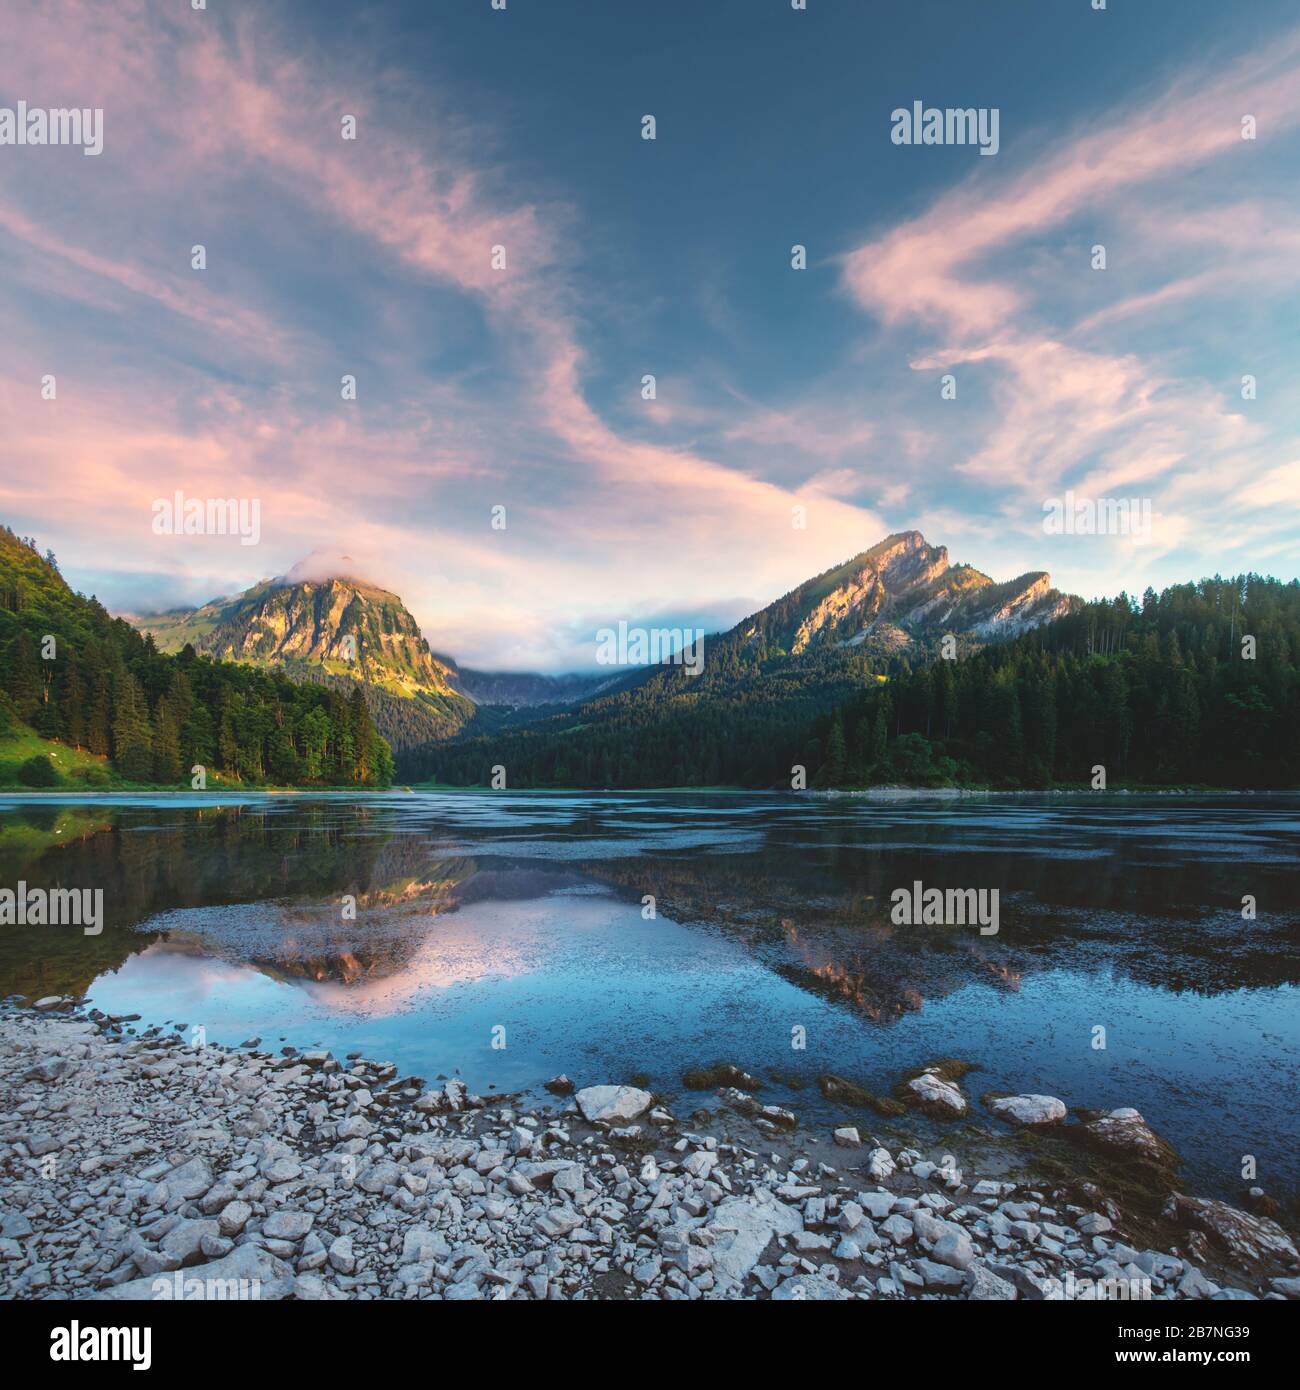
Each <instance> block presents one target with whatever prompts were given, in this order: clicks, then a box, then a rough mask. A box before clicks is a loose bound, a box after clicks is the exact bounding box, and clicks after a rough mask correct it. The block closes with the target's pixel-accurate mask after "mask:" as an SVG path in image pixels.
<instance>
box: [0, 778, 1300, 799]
mask: <svg viewBox="0 0 1300 1390" xmlns="http://www.w3.org/2000/svg"><path fill="white" fill-rule="evenodd" d="M417 792H437V793H439V794H443V793H445V794H446V795H448V796H506V797H509V796H772V795H782V796H792V797H810V798H811V799H813V800H816V801H837V800H855V799H856V800H864V801H898V800H917V801H947V800H960V799H961V798H963V797H990V796H995V797H1039V796H1088V797H1102V798H1105V797H1108V796H1293V795H1295V792H1294V791H1293V790H1292V789H1290V788H1286V787H1282V788H1278V787H1212V786H1192V787H1165V786H1115V787H1108V788H1107V789H1106V790H1105V791H1096V790H1093V789H1092V788H1090V787H1087V786H1082V785H1080V786H1068V787H1061V786H1057V787H1014V788H1012V787H924V786H919V787H898V786H880V787H809V788H806V789H805V790H803V791H799V792H796V791H791V790H790V789H789V788H788V787H619V788H614V787H509V788H507V787H502V788H493V787H486V786H469V787H462V786H449V785H446V784H443V783H440V782H413V783H411V784H410V785H409V786H406V785H402V784H400V783H394V784H392V785H390V786H386V787H356V786H350V785H346V784H342V783H340V784H338V785H329V784H315V783H313V784H312V785H311V786H302V785H295V786H283V787H277V786H260V785H250V786H243V785H240V784H239V783H224V784H222V785H219V786H216V787H204V788H202V789H192V788H189V787H175V786H162V785H159V784H156V783H147V782H141V783H123V784H121V785H120V786H109V787H96V788H86V787H81V786H77V785H67V786H61V787H29V786H24V785H23V784H21V783H17V782H14V783H9V782H0V796H4V797H6V798H8V797H22V798H29V797H30V798H32V799H34V800H35V799H40V798H42V797H48V798H50V799H51V800H56V801H66V800H68V799H69V798H72V799H75V800H77V801H81V800H94V799H97V798H99V797H112V796H185V797H194V796H207V797H213V798H220V797H223V796H302V797H313V796H331V795H351V796H385V795H389V796H406V795H410V794H412V793H417Z"/></svg>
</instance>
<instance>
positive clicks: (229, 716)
mask: <svg viewBox="0 0 1300 1390" xmlns="http://www.w3.org/2000/svg"><path fill="white" fill-rule="evenodd" d="M51 638H52V639H53V642H52V644H51V643H50V641H49V639H51ZM0 725H6V726H9V727H10V728H12V727H14V726H30V728H32V729H33V730H35V732H36V733H37V734H39V735H40V736H42V737H43V738H46V739H57V740H59V741H60V742H62V743H64V744H67V745H68V746H70V747H72V748H74V749H84V750H86V751H88V752H90V753H92V754H97V755H100V756H102V757H106V758H108V759H111V762H112V766H113V767H114V768H115V769H116V772H117V773H118V774H119V775H120V776H121V777H122V778H124V779H126V780H128V781H130V782H138V783H157V784H161V785H164V786H181V785H184V786H188V785H189V782H190V769H191V768H192V767H193V766H195V765H196V764H199V765H202V766H203V767H204V768H205V769H206V770H207V772H208V774H209V775H210V776H212V775H215V776H216V777H218V778H224V779H227V780H230V781H237V782H240V783H243V784H259V783H273V784H276V785H299V784H326V785H337V784H343V785H357V786H385V785H387V784H388V783H389V782H390V781H391V780H392V767H393V763H392V751H391V749H390V748H389V746H388V744H387V743H386V742H385V740H384V739H382V738H381V737H379V735H378V734H377V733H376V732H375V726H374V723H373V721H372V719H371V717H370V714H369V712H368V711H367V708H366V702H365V698H364V696H363V694H362V692H361V689H360V687H359V686H356V685H353V686H352V688H351V690H350V692H348V691H345V690H343V689H339V688H326V687H323V686H319V685H314V684H305V685H296V684H294V682H292V681H291V680H289V679H288V678H287V677H286V676H284V675H283V674H281V673H279V672H276V671H270V670H264V669H255V668H253V667H250V666H244V665H238V664H235V663H233V662H226V661H215V660H212V659H211V658H208V657H200V656H197V655H196V654H195V652H194V649H193V648H192V647H188V646H187V647H186V648H184V649H183V650H182V651H181V652H179V653H177V654H175V655H164V654H163V653H161V652H159V651H158V650H157V648H156V646H155V645H154V642H153V640H152V638H149V637H144V636H141V634H140V633H138V632H136V631H135V629H134V628H132V627H131V626H130V625H129V624H128V623H126V622H123V621H122V620H121V619H117V618H112V617H110V616H109V614H108V613H107V612H106V611H105V609H104V608H103V607H102V605H100V604H99V603H98V602H97V601H96V600H95V599H93V598H91V599H87V598H83V597H82V596H81V595H79V594H75V593H73V591H72V590H71V589H70V588H69V587H68V585H67V584H66V583H65V582H64V579H63V577H62V575H60V574H59V571H58V567H57V565H56V563H55V560H54V557H53V555H50V554H47V555H45V556H44V557H42V556H41V555H40V553H39V551H38V550H37V549H36V546H35V544H34V543H33V542H31V541H30V540H23V539H19V538H18V537H17V536H15V535H14V534H13V532H12V531H10V530H9V529H8V528H4V527H0ZM4 732H5V729H3V728H0V736H3V734H4ZM96 771H99V769H95V768H90V769H87V770H84V772H83V775H84V777H85V779H86V780H87V781H89V782H91V783H92V784H93V783H94V782H95V781H96V778H95V777H94V775H93V774H94V773H95V772H96ZM74 775H75V774H74ZM100 780H102V779H100Z"/></svg>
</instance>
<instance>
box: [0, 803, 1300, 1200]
mask: <svg viewBox="0 0 1300 1390" xmlns="http://www.w3.org/2000/svg"><path fill="white" fill-rule="evenodd" d="M20 879H22V880H25V881H26V882H27V884H28V885H29V886H41V887H50V886H54V885H59V886H63V887H72V886H77V887H87V888H102V889H103V891H104V900H105V902H104V907H105V919H106V923H107V925H106V927H105V929H104V931H103V933H102V934H101V935H99V936H97V937H87V936H83V935H82V934H81V933H80V932H78V931H77V930H76V929H75V928H55V927H27V928H19V927H3V928H0V994H5V995H7V994H11V993H22V994H25V995H28V996H31V997H36V996H39V995H44V994H52V993H76V994H81V993H88V994H89V995H90V997H91V999H92V1001H93V1002H94V1003H95V1004H96V1005H98V1006H99V1007H100V1008H102V1009H104V1010H107V1011H108V1012H111V1013H139V1014H141V1015H142V1016H143V1020H144V1022H143V1023H142V1024H141V1025H140V1026H141V1027H144V1026H145V1025H146V1024H162V1023H165V1022H166V1023H169V1024H177V1023H179V1024H183V1025H184V1026H185V1029H186V1031H187V1032H188V1031H189V1030H191V1029H193V1028H194V1027H196V1026H200V1025H201V1026H202V1028H203V1029H204V1030H205V1031H206V1036H207V1039H208V1040H209V1041H211V1042H220V1043H227V1044H232V1045H237V1044H240V1043H242V1042H244V1041H245V1040H246V1039H250V1038H254V1037H257V1038H260V1039H261V1045H262V1046H263V1047H264V1048H270V1049H278V1048H279V1047H281V1046H282V1045H284V1043H286V1042H287V1043H289V1044H292V1045H296V1046H299V1047H307V1046H324V1047H328V1048H331V1049H332V1050H333V1051H334V1052H335V1054H336V1055H338V1056H340V1057H342V1056H344V1055H345V1054H347V1053H349V1052H361V1053H364V1054H365V1055H366V1056H368V1057H372V1058H376V1059H381V1060H390V1061H393V1062H396V1063H397V1064H398V1065H399V1066H400V1067H401V1068H402V1070H403V1072H404V1073H407V1074H416V1075H419V1076H423V1077H425V1078H427V1079H428V1080H430V1081H432V1080H433V1079H434V1078H435V1077H437V1076H438V1075H460V1076H461V1077H463V1078H464V1079H465V1080H466V1081H467V1082H468V1083H469V1085H470V1087H471V1089H476V1090H481V1091H485V1090H487V1089H488V1088H489V1087H492V1086H495V1087H496V1088H497V1089H498V1090H515V1089H531V1088H536V1087H537V1086H539V1084H540V1083H541V1082H542V1081H543V1080H545V1079H546V1078H547V1077H549V1076H552V1075H554V1074H555V1073H556V1072H559V1071H566V1072H568V1074H569V1075H570V1076H571V1077H573V1078H574V1079H575V1080H576V1081H577V1082H578V1084H580V1085H581V1084H588V1083H593V1082H603V1081H617V1080H628V1079H631V1078H632V1077H634V1076H638V1075H641V1076H644V1077H647V1078H649V1081H650V1083H651V1084H652V1085H653V1087H654V1089H656V1090H661V1091H663V1092H665V1093H667V1094H670V1095H671V1096H673V1097H674V1100H675V1103H677V1104H678V1107H679V1111H680V1112H681V1113H683V1114H685V1113H689V1111H690V1110H691V1109H694V1108H696V1107H697V1106H699V1105H700V1104H702V1103H707V1101H708V1100H709V1097H708V1096H707V1094H705V1095H701V1094H699V1093H690V1092H683V1091H682V1088H681V1083H680V1078H681V1073H682V1071H683V1070H684V1069H685V1068H688V1067H692V1066H698V1065H703V1064H708V1063H710V1062H713V1061H720V1060H726V1061H733V1062H735V1063H737V1064H739V1065H740V1066H742V1067H745V1068H747V1069H748V1070H750V1071H756V1072H759V1073H761V1074H762V1075H763V1076H764V1077H766V1078H771V1079H772V1084H770V1085H768V1086H766V1087H765V1088H764V1089H763V1091H762V1096H763V1099H764V1100H775V1101H778V1102H780V1103H784V1104H788V1105H790V1106H791V1108H793V1109H795V1110H796V1111H797V1112H798V1113H799V1114H800V1116H801V1117H802V1118H803V1119H805V1120H808V1121H811V1122H816V1123H820V1122H822V1121H823V1120H827V1119H830V1118H831V1117H832V1113H834V1114H836V1115H838V1114H841V1113H843V1112H831V1111H830V1110H829V1108H828V1107H826V1106H825V1104H824V1102H823V1101H822V1100H821V1097H820V1095H819V1093H818V1091H817V1089H816V1087H815V1085H814V1084H813V1082H814V1078H815V1077H816V1076H817V1075H818V1074H819V1073H822V1072H825V1071H834V1072H838V1073H840V1074H842V1075H845V1076H848V1077H850V1078H853V1079H855V1080H858V1081H860V1082H862V1083H863V1084H865V1085H868V1086H870V1087H872V1088H873V1089H875V1090H878V1091H888V1090H889V1088H890V1087H891V1086H892V1084H893V1083H894V1082H895V1081H896V1080H897V1079H898V1077H899V1075H900V1073H901V1072H903V1071H905V1070H907V1069H908V1068H912V1067H915V1066H918V1065H920V1064H921V1063H923V1062H925V1061H928V1060H931V1059H933V1058H936V1057H941V1056H952V1057H959V1058H964V1059H966V1060H969V1061H972V1062H974V1063H976V1064H977V1066H978V1070H977V1071H975V1072H972V1073H971V1074H970V1075H969V1076H968V1077H967V1079H966V1081H965V1083H964V1085H965V1088H966V1090H967V1093H968V1094H969V1095H970V1096H972V1098H975V1097H978V1096H979V1095H981V1094H982V1093H983V1092H986V1091H1045V1092H1048V1093H1050V1094H1054V1095H1058V1096H1060V1097H1061V1098H1062V1099H1063V1100H1065V1101H1066V1103H1067V1104H1068V1105H1071V1106H1075V1105H1084V1106H1092V1107H1098V1108H1102V1107H1105V1108H1110V1107H1114V1106H1119V1105H1133V1106H1136V1107H1137V1108H1138V1109H1139V1110H1141V1112H1142V1113H1143V1115H1145V1116H1146V1118H1147V1119H1148V1120H1149V1121H1150V1122H1151V1123H1152V1124H1153V1125H1154V1126H1155V1127H1156V1129H1157V1130H1159V1131H1160V1132H1161V1133H1163V1134H1164V1135H1165V1136H1166V1137H1167V1138H1169V1139H1170V1140H1171V1141H1172V1142H1173V1143H1174V1144H1175V1146H1176V1147H1177V1148H1178V1149H1179V1150H1180V1151H1181V1152H1182V1154H1183V1155H1184V1158H1185V1160H1186V1164H1185V1169H1184V1177H1185V1186H1186V1187H1187V1189H1188V1190H1191V1191H1199V1192H1214V1193H1218V1194H1221V1195H1231V1194H1234V1193H1236V1192H1238V1191H1239V1190H1240V1188H1241V1186H1242V1184H1241V1182H1240V1172H1239V1169H1240V1163H1241V1156H1242V1155H1243V1154H1253V1155H1255V1157H1256V1161H1257V1163H1258V1167H1259V1175H1260V1177H1259V1181H1260V1182H1261V1184H1262V1185H1263V1186H1264V1187H1265V1188H1266V1189H1267V1190H1268V1191H1270V1192H1272V1193H1273V1194H1274V1195H1276V1196H1278V1197H1279V1198H1283V1199H1290V1200H1294V1198H1295V1196H1296V1194H1297V1191H1298V1190H1300V1143H1298V1142H1297V1141H1298V1140H1300V1121H1298V1119H1297V1114H1298V1112H1300V1083H1298V1078H1300V993H1298V992H1297V983H1298V981H1300V797H1295V796H1276V797H1241V796H1225V797H1172V796H1161V797H1136V796H1091V797H1089V796H1076V797H1046V796H1043V797H1036V796H1024V797H1014V798H1013V797H996V798H963V799H960V800H953V801H934V800H929V801H924V800H908V801H899V802H891V803H874V802H866V801H862V800H849V799H839V800H823V799H812V798H808V797H798V796H795V795H761V794H757V795H756V794H734V795H733V794H690V795H671V794H649V793H647V794H640V795H627V794H617V795H615V794H608V795H573V794H552V795H542V794H507V793H496V794H482V795H476V794H449V795H437V794H414V795H413V794H407V793H401V792H396V793H391V794H386V795H371V796H347V795H338V796H319V797H318V796H267V797H259V796H245V797H237V798H231V797H222V798H216V797H204V796H199V795H194V796H170V797H166V798H163V797H147V796H139V797H126V796H123V797H99V798H94V799H89V798H87V799H80V800H78V799H57V800H56V799H53V798H49V797H42V798H40V799H35V798H30V799H25V798H22V797H17V796H10V797H0V887H12V886H14V885H16V883H17V882H18V881H19V880H20ZM915 880H920V881H921V882H923V883H924V885H925V886H926V887H938V888H977V889H993V888H996V889H998V890H999V893H1000V921H999V931H998V933H997V934H996V935H990V936H982V935H980V934H979V932H978V930H977V929H974V928H970V927H965V928H963V927H939V926H930V927H925V926H895V925H894V924H893V923H892V922H891V920H890V905H891V901H890V895H891V893H892V892H893V890H894V889H896V888H899V887H903V886H910V885H911V884H912V883H913V882H914V881H915ZM1245 894H1250V895H1253V896H1254V898H1255V899H1256V902H1257V904H1258V915H1257V916H1256V918H1255V919H1254V920H1253V921H1248V920H1243V918H1242V911H1241V902H1242V897H1243V895H1245ZM647 896H650V897H653V899H654V903H655V915H654V917H653V918H647V917H646V916H645V914H644V910H643V900H644V899H645V898H646V897H647ZM346 898H354V899H355V902H356V916H355V920H348V919H346V918H345V916H344V902H345V899H346ZM1099 1026H1100V1027H1102V1028H1104V1029H1105V1041H1106V1046H1105V1048H1104V1050H1103V1049H1098V1048H1096V1047H1094V1045H1093V1042H1094V1036H1095V1033H1094V1030H1095V1029H1096V1028H1097V1027H1099ZM795 1029H802V1030H804V1031H805V1034H806V1041H807V1045H806V1049H804V1050H797V1049H794V1048H792V1046H791V1040H792V1036H793V1030H795ZM494 1030H495V1031H494ZM502 1030H504V1031H502ZM494 1038H495V1039H496V1040H497V1041H501V1040H502V1039H504V1042H505V1046H504V1048H500V1047H494V1046H493V1042H494ZM975 1115H976V1120H977V1122H978V1123H979V1124H980V1125H982V1126H987V1127H988V1128H990V1129H993V1130H996V1129H997V1128H998V1126H997V1124H996V1122H994V1121H992V1120H991V1118H990V1117H988V1116H987V1114H986V1113H985V1112H984V1111H983V1108H982V1107H981V1106H979V1105H978V1104H977V1105H976V1106H975ZM863 1123H864V1128H872V1127H873V1125H872V1122H871V1117H870V1116H865V1117H863ZM875 1127H877V1128H879V1126H875Z"/></svg>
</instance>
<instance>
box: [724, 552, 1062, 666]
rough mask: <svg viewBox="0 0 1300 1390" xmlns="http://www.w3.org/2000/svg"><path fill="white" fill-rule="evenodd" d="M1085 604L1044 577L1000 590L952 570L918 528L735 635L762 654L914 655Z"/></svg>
mask: <svg viewBox="0 0 1300 1390" xmlns="http://www.w3.org/2000/svg"><path fill="white" fill-rule="evenodd" d="M1077 604H1078V600H1077V599H1074V598H1071V597H1070V596H1068V595H1066V594H1062V593H1059V592H1057V590H1055V589H1053V588H1052V581H1051V578H1050V576H1049V575H1047V574H1046V573H1045V572H1043V571H1036V572H1032V573H1029V574H1022V575H1021V576H1020V577H1019V578H1017V579H1012V580H1009V581H1008V582H1006V583H1004V584H997V583H994V581H993V580H992V579H990V578H989V576H988V575H986V574H981V573H980V571H979V570H977V569H974V568H973V567H972V566H970V565H950V564H949V563H948V551H947V548H946V547H945V546H942V545H938V546H936V545H930V544H929V543H928V542H927V541H926V539H925V537H924V536H923V535H921V533H920V532H919V531H902V532H899V533H898V534H896V535H892V536H887V537H886V538H885V539H884V540H883V541H881V542H880V543H879V544H878V545H874V546H872V547H871V549H870V550H866V551H863V553H862V554H861V555H855V556H854V557H853V559H852V560H849V561H847V562H846V563H845V564H842V565H838V566H836V568H834V569H831V570H827V571H826V572H825V573H824V574H820V575H818V576H817V577H816V578H815V579H810V580H808V581H807V582H806V583H804V584H801V585H800V586H799V587H798V588H797V589H794V590H792V591H791V592H790V593H788V594H786V595H785V597H784V598H781V599H778V600H777V601H776V602H775V603H773V604H770V605H769V606H768V607H767V608H764V609H763V610H762V611H761V612H759V613H756V614H755V615H754V616H753V617H752V618H748V619H746V620H745V622H743V623H741V624H740V625H739V627H738V628H737V629H735V630H734V631H736V632H739V633H740V636H741V639H742V640H743V641H745V642H747V643H750V644H751V645H753V646H754V647H756V648H762V647H763V646H764V645H766V646H767V647H769V648H770V647H773V646H774V647H777V648H779V649H781V650H783V651H787V652H789V653H790V655H792V656H801V655H803V654H804V653H805V652H809V651H812V650H815V649H817V648H819V647H820V648H835V647H839V648H843V647H855V646H863V645H865V646H867V647H868V648H874V649H876V650H878V651H882V652H889V653H893V652H901V651H915V650H916V649H917V648H919V647H924V646H926V645H928V644H930V643H932V642H933V641H934V640H935V639H936V638H938V637H941V636H943V635H944V634H946V633H952V634H953V635H954V636H956V637H961V638H964V639H965V640H966V643H967V644H968V645H969V644H971V643H977V644H978V643H985V642H990V641H999V640H1001V639H1003V638H1006V637H1014V636H1017V635H1019V634H1020V633H1022V632H1026V631H1028V630H1029V629H1030V628H1034V627H1039V626H1041V625H1042V624H1043V623H1046V622H1051V621H1052V619H1053V618H1058V617H1061V616H1063V615H1064V614H1066V613H1068V612H1070V611H1071V609H1072V608H1073V607H1075V606H1077Z"/></svg>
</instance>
